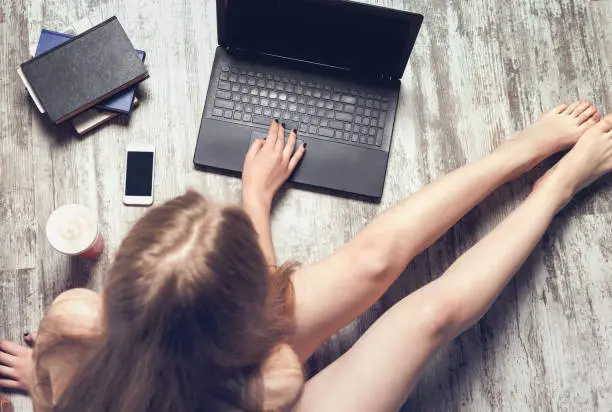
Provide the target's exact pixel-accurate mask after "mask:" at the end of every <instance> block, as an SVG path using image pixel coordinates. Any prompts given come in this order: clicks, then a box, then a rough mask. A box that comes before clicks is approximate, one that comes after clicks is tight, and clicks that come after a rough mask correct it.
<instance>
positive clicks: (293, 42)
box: [194, 0, 423, 199]
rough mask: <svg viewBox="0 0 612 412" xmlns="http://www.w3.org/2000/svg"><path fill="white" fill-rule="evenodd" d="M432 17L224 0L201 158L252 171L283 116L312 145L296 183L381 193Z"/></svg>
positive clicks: (294, 2)
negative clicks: (410, 71)
mask: <svg viewBox="0 0 612 412" xmlns="http://www.w3.org/2000/svg"><path fill="white" fill-rule="evenodd" d="M422 21H423V16H421V15H419V14H414V13H407V12H403V11H398V10H393V9H387V8H382V7H378V6H371V5H366V4H362V3H357V2H353V1H346V0H217V23H218V40H219V47H218V48H217V50H216V53H215V60H214V63H213V69H212V74H211V78H210V84H209V87H208V94H207V97H206V104H205V107H204V113H203V115H202V123H201V125H200V131H199V135H198V142H197V145H196V149H195V155H194V164H195V165H196V166H204V167H211V168H214V169H221V170H224V171H230V172H242V166H243V162H244V157H245V155H246V152H247V150H248V148H249V146H250V144H251V143H252V142H253V140H255V139H257V138H265V137H266V135H267V130H268V127H269V126H270V123H271V122H272V120H273V119H278V120H279V121H280V122H281V123H285V125H286V129H287V131H289V130H291V129H297V130H298V133H297V135H298V144H299V143H302V142H304V143H306V144H307V149H306V153H305V155H304V157H303V158H302V161H301V162H300V164H299V165H298V167H297V168H296V170H295V172H294V173H293V174H292V176H291V177H290V179H289V180H290V181H292V182H295V183H298V184H304V185H308V186H314V187H319V188H324V189H329V190H331V192H332V193H334V192H335V191H338V192H344V193H350V194H355V195H359V196H364V197H367V198H373V199H380V197H381V196H382V193H383V188H384V183H385V176H386V171H387V164H388V160H389V150H390V147H391V137H392V134H393V125H394V123H395V115H396V110H397V104H398V98H399V91H400V78H401V77H402V75H403V73H404V70H405V68H406V65H407V63H408V58H409V57H410V54H411V52H412V48H413V46H414V43H415V41H416V38H417V34H418V32H419V29H420V27H421V23H422Z"/></svg>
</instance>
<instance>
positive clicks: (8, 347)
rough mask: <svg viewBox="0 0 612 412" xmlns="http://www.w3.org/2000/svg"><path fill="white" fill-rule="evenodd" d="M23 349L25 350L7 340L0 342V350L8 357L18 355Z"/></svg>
mask: <svg viewBox="0 0 612 412" xmlns="http://www.w3.org/2000/svg"><path fill="white" fill-rule="evenodd" d="M24 349H25V348H24V347H23V346H21V345H17V344H16V343H13V342H10V341H8V340H3V341H0V350H1V351H3V352H6V353H8V354H9V355H19V354H20V353H22V352H23V350H24Z"/></svg>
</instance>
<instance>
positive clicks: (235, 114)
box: [234, 112, 242, 120]
mask: <svg viewBox="0 0 612 412" xmlns="http://www.w3.org/2000/svg"><path fill="white" fill-rule="evenodd" d="M234 119H236V120H242V112H236V113H234Z"/></svg>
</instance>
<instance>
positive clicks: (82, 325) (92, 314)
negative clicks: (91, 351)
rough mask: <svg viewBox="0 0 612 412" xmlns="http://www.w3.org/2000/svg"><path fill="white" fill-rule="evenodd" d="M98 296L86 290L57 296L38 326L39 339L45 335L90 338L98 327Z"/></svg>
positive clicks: (99, 302) (72, 291) (70, 291)
mask: <svg viewBox="0 0 612 412" xmlns="http://www.w3.org/2000/svg"><path fill="white" fill-rule="evenodd" d="M100 309H101V299H100V296H99V295H98V294H97V293H95V292H92V291H91V290H87V289H71V290H68V291H66V292H63V293H62V294H61V295H59V296H58V297H57V298H55V300H54V301H53V303H52V304H51V307H50V308H49V310H48V311H47V314H46V315H45V318H44V319H43V321H42V322H41V324H40V331H39V339H40V338H41V337H43V338H44V334H45V333H52V334H54V335H64V336H90V335H92V334H95V333H97V331H98V330H99V327H100Z"/></svg>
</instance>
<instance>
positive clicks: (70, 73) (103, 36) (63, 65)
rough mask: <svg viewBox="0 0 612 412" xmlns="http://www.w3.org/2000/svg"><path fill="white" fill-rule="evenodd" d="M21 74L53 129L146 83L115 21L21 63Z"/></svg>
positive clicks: (144, 71) (139, 63)
mask: <svg viewBox="0 0 612 412" xmlns="http://www.w3.org/2000/svg"><path fill="white" fill-rule="evenodd" d="M21 71H22V72H23V75H24V76H25V79H26V80H27V83H29V86H30V87H29V88H31V91H33V92H34V93H35V94H36V97H37V98H38V100H39V102H40V103H41V104H42V106H43V107H44V108H45V110H46V112H47V113H48V114H49V117H50V118H51V120H52V121H53V122H54V123H61V122H63V121H65V120H68V119H70V118H71V117H73V116H75V115H77V114H79V113H80V112H82V111H84V110H87V109H88V108H90V107H91V106H93V105H95V104H96V103H98V102H100V101H102V100H105V99H107V98H108V97H110V96H112V95H114V94H116V93H117V92H120V91H121V90H123V89H125V88H127V87H130V86H132V85H134V84H136V83H138V82H141V81H142V80H144V79H146V78H147V77H149V73H148V72H147V69H146V67H145V65H144V63H143V62H142V61H141V59H140V58H139V56H138V55H137V54H136V51H135V50H134V46H132V43H131V42H130V39H129V38H128V37H127V35H126V34H125V31H124V30H123V27H121V23H119V20H117V18H116V17H111V18H110V19H108V20H106V21H105V22H103V23H100V24H99V25H97V26H95V27H93V28H91V29H89V30H87V31H86V32H84V33H81V34H80V35H78V36H75V37H73V38H72V39H71V40H69V41H67V42H65V43H63V44H61V45H60V46H58V47H56V48H54V49H52V50H49V51H48V52H46V53H43V54H41V55H40V56H37V57H35V58H33V59H31V60H29V61H27V62H25V63H23V64H22V65H21ZM33 97H34V96H33Z"/></svg>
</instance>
